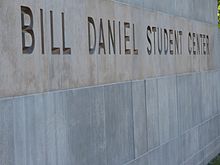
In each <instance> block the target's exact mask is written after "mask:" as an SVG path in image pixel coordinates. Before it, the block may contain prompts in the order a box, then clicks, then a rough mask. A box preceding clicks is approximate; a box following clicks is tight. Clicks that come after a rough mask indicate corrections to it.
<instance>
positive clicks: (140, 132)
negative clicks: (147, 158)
mask: <svg viewBox="0 0 220 165" xmlns="http://www.w3.org/2000/svg"><path fill="white" fill-rule="evenodd" d="M132 100H133V113H134V140H135V157H138V156H140V155H142V154H144V153H145V152H147V150H148V134H147V109H146V105H145V101H146V100H145V81H135V82H132ZM149 136H151V135H149Z"/></svg>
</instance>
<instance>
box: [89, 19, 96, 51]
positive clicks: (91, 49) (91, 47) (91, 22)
mask: <svg viewBox="0 0 220 165" xmlns="http://www.w3.org/2000/svg"><path fill="white" fill-rule="evenodd" d="M91 26H92V27H93V30H94V41H93V42H94V44H93V46H92V45H91ZM88 35H89V38H88V40H89V54H94V52H95V47H96V29H95V22H94V20H93V18H92V17H88Z"/></svg>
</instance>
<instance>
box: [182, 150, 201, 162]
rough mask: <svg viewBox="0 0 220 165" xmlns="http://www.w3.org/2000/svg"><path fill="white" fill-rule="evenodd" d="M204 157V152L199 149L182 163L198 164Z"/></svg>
mask: <svg viewBox="0 0 220 165" xmlns="http://www.w3.org/2000/svg"><path fill="white" fill-rule="evenodd" d="M203 159H204V152H203V151H201V152H199V153H196V154H195V155H193V156H192V157H191V158H190V159H189V160H187V161H185V163H184V165H198V163H201V162H202V160H203Z"/></svg>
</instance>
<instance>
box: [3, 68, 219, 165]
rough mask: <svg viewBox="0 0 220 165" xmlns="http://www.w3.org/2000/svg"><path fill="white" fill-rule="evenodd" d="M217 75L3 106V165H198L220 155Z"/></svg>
mask: <svg viewBox="0 0 220 165" xmlns="http://www.w3.org/2000/svg"><path fill="white" fill-rule="evenodd" d="M219 81H220V71H219V70H216V71H208V72H203V73H188V74H181V75H173V76H165V77H158V78H152V79H146V80H140V81H132V82H131V81H129V82H124V83H118V84H112V85H105V86H98V87H92V88H82V89H73V90H66V91H57V92H49V93H42V94H35V95H30V96H22V97H13V98H7V99H1V100H0V107H1V111H0V116H1V117H0V125H1V127H0V134H1V136H0V140H1V143H0V153H1V154H0V164H4V165H25V164H28V165H31V164H36V165H37V164H39V165H50V164H57V165H88V164H90V165H116V164H117V165H146V164H150V165H161V164H166V165H177V164H179V165H183V164H184V165H197V164H203V163H204V164H205V163H207V161H209V160H210V159H211V158H213V157H214V156H215V155H216V154H217V153H218V152H220V127H219V125H220V102H219V100H220V88H219V83H218V82H219Z"/></svg>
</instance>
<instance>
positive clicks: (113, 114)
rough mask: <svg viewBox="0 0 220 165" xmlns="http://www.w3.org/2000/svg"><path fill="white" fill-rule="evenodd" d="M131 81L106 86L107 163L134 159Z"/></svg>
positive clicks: (119, 162)
mask: <svg viewBox="0 0 220 165" xmlns="http://www.w3.org/2000/svg"><path fill="white" fill-rule="evenodd" d="M131 94H132V87H131V83H122V84H116V85H110V86H106V87H104V98H105V126H106V131H105V132H106V133H105V134H106V145H107V148H106V152H107V164H109V165H114V164H123V163H126V162H128V161H131V160H133V159H134V156H135V155H134V129H133V128H134V122H133V111H132V96H131Z"/></svg>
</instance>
